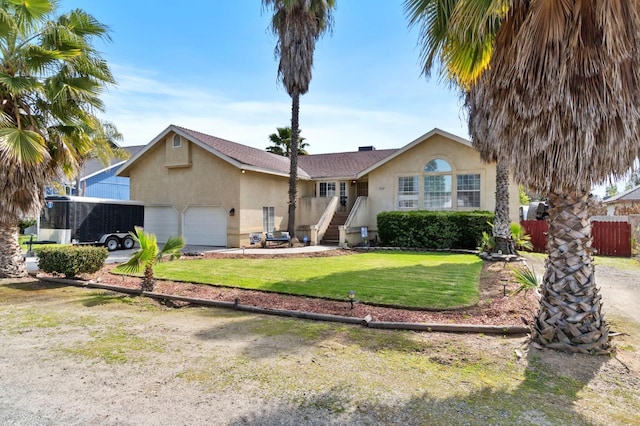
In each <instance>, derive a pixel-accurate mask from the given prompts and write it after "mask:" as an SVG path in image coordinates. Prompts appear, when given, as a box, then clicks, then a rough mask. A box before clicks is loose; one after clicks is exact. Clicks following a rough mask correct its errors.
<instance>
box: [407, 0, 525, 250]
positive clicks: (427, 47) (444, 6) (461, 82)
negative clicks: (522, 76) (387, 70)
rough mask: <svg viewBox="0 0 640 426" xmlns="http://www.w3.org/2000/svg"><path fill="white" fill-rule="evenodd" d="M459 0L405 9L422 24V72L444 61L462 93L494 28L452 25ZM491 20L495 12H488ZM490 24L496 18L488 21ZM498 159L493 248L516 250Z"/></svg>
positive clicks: (423, 1) (505, 172)
mask: <svg viewBox="0 0 640 426" xmlns="http://www.w3.org/2000/svg"><path fill="white" fill-rule="evenodd" d="M457 3H458V0H405V11H406V12H407V15H408V18H409V25H410V26H414V25H420V39H421V47H422V52H421V59H422V62H423V68H422V73H423V74H424V75H425V76H427V77H429V76H430V75H431V70H432V69H433V68H434V67H435V66H436V62H439V63H440V64H441V67H440V76H441V78H443V79H445V80H446V81H447V82H448V83H449V84H450V85H451V86H454V87H456V88H458V89H459V90H460V91H461V92H462V96H464V97H466V96H468V91H469V88H470V86H471V84H472V83H473V81H474V80H475V79H477V78H478V76H479V75H480V73H481V72H482V70H483V69H484V67H486V65H487V63H488V62H489V59H490V57H491V52H492V48H493V45H492V42H493V38H494V36H495V34H494V32H492V31H487V32H486V33H484V34H483V35H482V36H479V35H474V34H471V33H470V32H469V31H468V29H465V31H464V32H462V33H458V32H456V31H454V30H455V27H454V25H452V22H451V21H452V19H453V14H454V12H455V9H456V5H457ZM489 19H490V20H491V21H492V20H493V19H494V16H492V15H489ZM485 25H486V26H487V27H488V26H490V25H493V22H486V23H485ZM491 161H492V162H495V163H496V192H495V200H496V208H495V220H494V223H493V226H492V228H491V229H492V233H493V239H494V241H495V245H494V246H493V250H494V251H495V252H499V253H503V254H515V253H516V247H515V245H514V241H513V238H512V237H511V231H510V224H511V218H510V216H509V168H508V167H507V163H506V162H505V161H504V160H502V159H500V158H498V156H497V153H494V155H493V156H491Z"/></svg>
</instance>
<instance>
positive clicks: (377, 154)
mask: <svg viewBox="0 0 640 426" xmlns="http://www.w3.org/2000/svg"><path fill="white" fill-rule="evenodd" d="M396 151H397V149H381V150H373V151H356V152H340V153H334V154H313V155H301V156H300V157H298V164H299V165H300V167H301V168H303V169H304V170H305V171H306V172H307V173H308V174H309V176H311V178H312V179H322V178H333V179H339V178H345V179H354V178H355V177H356V176H357V175H358V173H359V172H361V171H362V170H364V169H366V168H367V167H370V166H371V165H372V164H375V163H377V162H379V161H381V160H382V159H384V158H386V157H388V156H389V155H391V154H393V153H394V152H396Z"/></svg>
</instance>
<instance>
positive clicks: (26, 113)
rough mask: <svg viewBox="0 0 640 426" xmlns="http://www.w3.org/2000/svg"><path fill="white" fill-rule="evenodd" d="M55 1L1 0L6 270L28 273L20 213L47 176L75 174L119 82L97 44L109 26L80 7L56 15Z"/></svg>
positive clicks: (0, 264)
mask: <svg viewBox="0 0 640 426" xmlns="http://www.w3.org/2000/svg"><path fill="white" fill-rule="evenodd" d="M56 5H57V2H55V1H51V0H31V1H29V2H16V1H13V0H0V22H1V24H0V51H1V52H2V57H1V59H0V187H1V188H2V200H1V201H0V277H20V276H24V275H26V268H25V266H24V261H23V259H22V257H21V255H20V246H19V245H18V218H19V217H22V216H34V215H36V214H37V213H38V212H39V210H40V208H41V206H42V204H43V201H44V200H43V197H44V187H45V185H46V183H47V182H48V181H49V180H51V179H54V178H55V177H56V176H58V174H59V173H61V172H64V173H65V174H67V175H68V176H73V174H74V173H75V170H76V169H77V165H78V159H79V158H81V157H82V156H84V155H87V154H88V153H89V152H90V151H91V149H92V142H91V140H90V139H89V138H86V137H84V133H85V129H84V127H85V126H87V124H88V123H90V122H91V121H92V120H93V118H94V113H95V112H96V111H100V110H101V109H102V108H103V104H102V101H101V100H100V97H99V96H100V94H101V92H102V90H103V89H104V87H105V85H107V84H109V83H114V79H113V77H112V75H111V72H110V70H109V67H108V66H107V64H106V62H105V61H104V60H103V59H102V58H101V57H100V55H99V54H98V52H97V51H96V50H95V49H94V48H93V47H92V45H91V42H92V40H93V39H94V38H100V39H103V40H108V39H109V37H108V33H107V28H106V27H105V26H104V25H102V24H101V23H100V22H98V21H96V20H95V18H93V17H92V16H91V15H89V14H87V13H85V12H84V11H82V10H79V9H76V10H74V11H72V12H69V13H67V14H63V15H60V16H59V17H55V16H54V13H55V7H56Z"/></svg>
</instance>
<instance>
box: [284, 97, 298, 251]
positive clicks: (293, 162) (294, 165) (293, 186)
mask: <svg viewBox="0 0 640 426" xmlns="http://www.w3.org/2000/svg"><path fill="white" fill-rule="evenodd" d="M299 113H300V93H298V92H297V91H296V92H295V93H294V94H293V95H291V156H290V157H289V160H290V167H289V220H288V223H287V231H289V235H290V236H291V239H293V238H295V236H296V197H297V195H298V188H297V184H298V133H299V129H298V126H299V125H300V123H299Z"/></svg>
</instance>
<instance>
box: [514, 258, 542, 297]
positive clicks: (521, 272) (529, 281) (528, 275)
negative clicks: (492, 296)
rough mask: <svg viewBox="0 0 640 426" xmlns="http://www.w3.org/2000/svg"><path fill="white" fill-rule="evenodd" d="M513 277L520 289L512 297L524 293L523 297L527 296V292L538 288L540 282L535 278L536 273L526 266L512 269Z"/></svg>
mask: <svg viewBox="0 0 640 426" xmlns="http://www.w3.org/2000/svg"><path fill="white" fill-rule="evenodd" d="M512 270H513V277H514V278H515V280H516V282H517V283H518V284H520V287H518V289H517V290H516V291H515V293H514V296H515V295H516V294H519V293H520V292H522V291H524V295H525V296H526V295H527V292H528V291H529V290H535V289H537V288H538V287H539V286H540V281H539V280H538V277H537V276H536V272H535V271H534V270H533V268H529V266H527V265H526V264H525V265H524V266H521V267H519V268H513V269H512Z"/></svg>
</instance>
